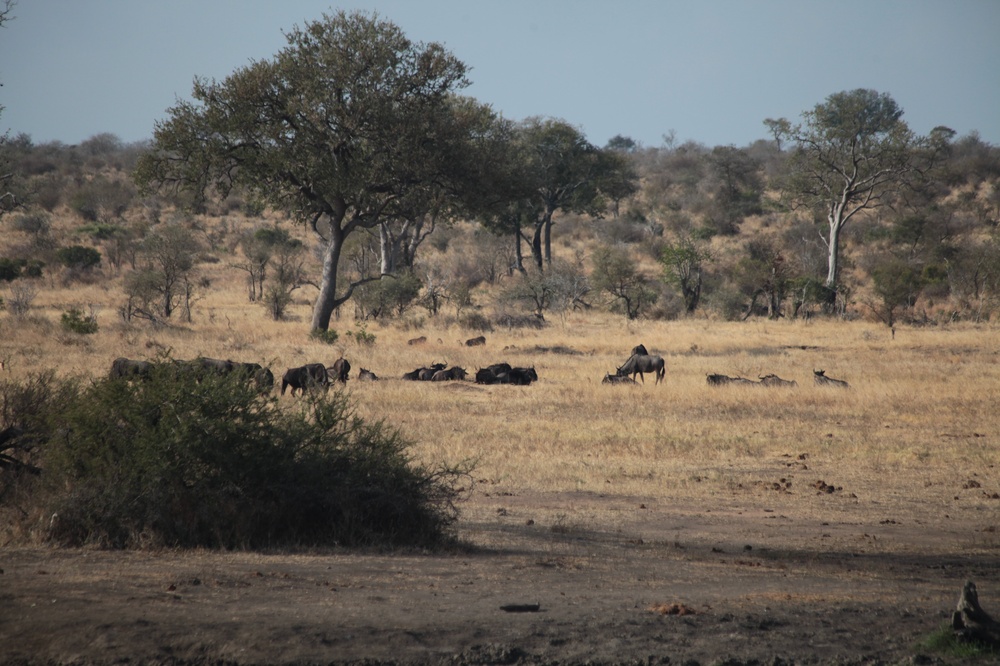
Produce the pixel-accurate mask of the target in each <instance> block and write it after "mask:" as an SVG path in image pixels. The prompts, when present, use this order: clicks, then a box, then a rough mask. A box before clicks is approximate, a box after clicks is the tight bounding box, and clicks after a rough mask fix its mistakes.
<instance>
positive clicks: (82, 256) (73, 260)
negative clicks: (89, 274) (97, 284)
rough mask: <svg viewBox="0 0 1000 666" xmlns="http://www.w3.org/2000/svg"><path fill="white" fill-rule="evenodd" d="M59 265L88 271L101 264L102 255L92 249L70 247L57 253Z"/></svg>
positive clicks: (76, 246) (82, 246)
mask: <svg viewBox="0 0 1000 666" xmlns="http://www.w3.org/2000/svg"><path fill="white" fill-rule="evenodd" d="M56 258H57V259H58V260H59V263H60V264H62V265H63V266H65V267H67V268H76V269H79V270H87V269H90V268H93V267H94V266H97V265H98V264H100V263H101V253H100V252H98V251H97V250H95V249H94V248H92V247H86V246H84V245H70V246H69V247H61V248H59V250H58V251H57V252H56Z"/></svg>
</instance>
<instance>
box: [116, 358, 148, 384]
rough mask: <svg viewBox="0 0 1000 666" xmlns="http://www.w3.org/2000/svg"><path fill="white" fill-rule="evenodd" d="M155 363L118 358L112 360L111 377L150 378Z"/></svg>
mask: <svg viewBox="0 0 1000 666" xmlns="http://www.w3.org/2000/svg"><path fill="white" fill-rule="evenodd" d="M152 371H153V364H152V363H150V362H149V361H133V360H131V359H127V358H122V357H119V358H116V359H115V360H113V361H112V362H111V374H110V377H111V379H131V378H132V377H138V378H139V379H149V375H150V373H151V372H152Z"/></svg>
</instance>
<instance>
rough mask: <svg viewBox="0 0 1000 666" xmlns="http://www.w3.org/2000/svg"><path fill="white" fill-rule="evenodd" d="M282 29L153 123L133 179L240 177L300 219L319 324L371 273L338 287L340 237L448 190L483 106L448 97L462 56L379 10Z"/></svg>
mask: <svg viewBox="0 0 1000 666" xmlns="http://www.w3.org/2000/svg"><path fill="white" fill-rule="evenodd" d="M286 38H287V41H288V46H287V47H285V48H284V49H283V50H282V51H280V52H279V53H278V54H277V55H276V56H274V57H273V58H272V59H270V60H264V61H258V62H253V63H251V64H250V65H248V66H246V67H243V68H241V69H238V70H237V71H235V72H234V73H233V74H231V75H230V76H228V77H227V78H226V79H225V80H223V81H221V82H216V81H215V80H211V81H208V80H204V79H196V80H195V83H194V90H193V93H192V95H193V98H194V100H193V101H181V102H179V103H178V104H177V105H176V106H174V107H173V108H171V109H170V110H169V117H168V119H167V120H165V121H163V122H159V123H157V125H156V128H155V133H154V146H153V150H152V151H151V152H150V153H149V154H147V155H146V156H145V157H144V158H143V159H142V160H141V162H140V164H139V165H138V168H137V171H136V179H137V181H138V182H139V183H140V184H141V185H144V186H147V187H149V186H155V187H162V186H177V187H182V188H188V189H192V190H194V191H197V192H205V191H211V190H212V189H213V188H214V189H215V190H217V191H218V193H219V194H221V195H225V194H226V193H228V191H229V190H230V189H231V188H233V187H235V186H241V187H244V188H247V189H248V190H250V191H251V192H253V193H254V194H256V195H258V196H260V197H261V198H262V199H263V200H265V201H266V202H267V203H269V204H271V205H273V206H275V207H278V208H282V209H284V210H287V211H289V212H291V213H293V214H294V215H296V216H297V217H298V218H299V219H300V220H301V221H302V222H304V223H305V224H307V225H309V227H310V228H311V229H312V230H313V232H315V234H316V236H317V237H318V238H319V239H320V242H321V243H322V244H323V247H324V252H323V271H322V278H321V280H320V287H319V295H318V296H317V298H316V303H315V306H314V309H313V317H312V329H313V330H326V329H327V328H328V327H329V323H330V316H331V314H332V313H333V311H334V310H335V309H336V308H337V307H338V306H339V305H341V304H342V303H344V302H345V301H347V300H348V299H349V298H350V297H351V294H352V292H353V291H354V289H355V288H356V287H358V286H359V285H360V284H362V283H364V282H366V281H369V280H371V279H378V277H377V276H373V277H362V278H360V279H358V280H355V281H353V282H351V283H350V284H347V285H346V286H344V285H338V283H337V274H338V266H339V263H340V257H341V252H342V249H343V247H344V241H345V239H346V238H347V237H348V236H349V235H350V234H352V233H354V232H355V231H358V230H360V229H371V228H375V227H377V226H378V225H379V224H381V223H382V222H383V221H385V220H392V219H409V218H411V217H412V216H413V215H414V214H415V213H418V212H420V211H424V210H427V209H428V208H429V204H428V203H427V202H429V201H439V200H440V197H441V192H442V189H443V190H446V191H448V192H451V193H454V192H455V191H457V190H458V189H460V188H461V182H462V179H463V178H465V177H467V175H468V174H467V173H465V172H464V171H463V168H464V167H466V166H467V165H468V164H469V160H466V159H456V152H457V151H458V146H464V145H469V146H473V145H474V144H475V143H476V139H477V136H478V135H475V132H477V131H483V127H482V123H481V122H479V121H483V120H484V119H488V118H489V117H491V116H492V114H491V112H489V111H488V110H486V111H483V108H482V107H478V110H477V112H476V113H473V112H472V111H471V110H470V105H469V103H468V102H467V101H466V102H461V103H459V102H458V101H457V100H456V96H455V93H456V91H457V90H460V89H462V88H464V87H465V86H466V85H468V80H467V79H466V67H465V65H464V64H463V63H462V62H460V61H459V60H458V59H456V58H455V57H454V56H453V55H451V54H450V53H449V52H448V51H446V50H445V49H444V48H443V47H442V46H441V45H439V44H436V43H430V44H417V43H414V42H411V41H410V40H409V39H407V38H406V36H405V35H404V34H403V32H402V31H401V30H400V29H399V28H398V27H397V26H396V25H394V24H392V23H390V22H388V21H385V20H382V19H380V18H379V17H378V16H377V15H368V14H364V13H360V12H355V13H350V14H348V13H345V12H343V11H340V12H337V13H336V14H334V15H332V16H330V15H324V16H323V19H322V20H319V21H315V22H311V23H307V24H306V25H305V26H304V27H302V28H298V27H297V28H295V29H293V30H292V31H290V32H289V33H288V34H287V35H286ZM472 106H473V107H475V106H476V105H472ZM470 119H471V120H470ZM465 139H469V142H468V143H466V142H465Z"/></svg>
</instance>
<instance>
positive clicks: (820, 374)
mask: <svg viewBox="0 0 1000 666" xmlns="http://www.w3.org/2000/svg"><path fill="white" fill-rule="evenodd" d="M813 379H814V380H815V381H816V383H817V384H819V385H820V386H839V387H840V388H850V385H849V384H848V383H847V382H845V381H844V380H843V379H834V378H833V377H827V376H826V370H813Z"/></svg>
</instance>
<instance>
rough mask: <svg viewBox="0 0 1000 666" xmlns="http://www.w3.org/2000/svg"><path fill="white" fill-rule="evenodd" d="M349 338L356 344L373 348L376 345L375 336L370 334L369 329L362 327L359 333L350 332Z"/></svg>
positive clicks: (348, 333)
mask: <svg viewBox="0 0 1000 666" xmlns="http://www.w3.org/2000/svg"><path fill="white" fill-rule="evenodd" d="M347 337H349V338H352V339H353V340H354V342H355V343H356V344H359V345H362V346H365V347H371V346H374V344H375V334H374V333H369V332H368V329H366V328H365V327H364V326H362V327H361V328H360V329H358V330H357V331H348V332H347Z"/></svg>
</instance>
